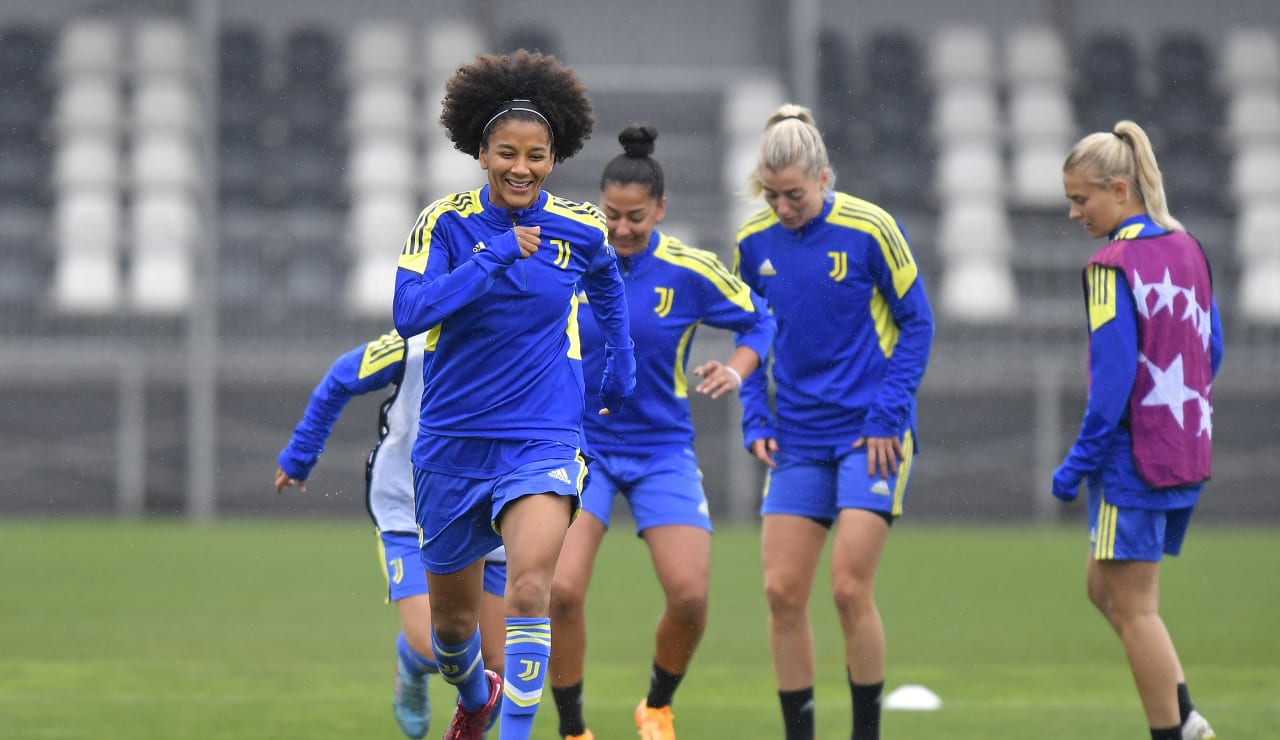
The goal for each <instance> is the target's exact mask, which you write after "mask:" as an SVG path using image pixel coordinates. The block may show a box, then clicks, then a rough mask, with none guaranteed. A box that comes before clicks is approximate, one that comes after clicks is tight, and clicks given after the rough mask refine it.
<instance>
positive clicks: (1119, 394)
mask: <svg viewBox="0 0 1280 740" xmlns="http://www.w3.org/2000/svg"><path fill="white" fill-rule="evenodd" d="M1113 272H1115V279H1116V283H1115V285H1116V290H1115V301H1116V312H1115V319H1114V320H1111V321H1108V322H1107V323H1105V324H1103V325H1102V326H1100V327H1098V328H1097V329H1095V330H1093V331H1092V332H1091V333H1090V335H1089V398H1088V401H1087V403H1086V406H1085V412H1084V421H1083V422H1082V423H1081V425H1080V434H1079V436H1077V437H1076V441H1075V444H1073V445H1072V446H1071V451H1070V452H1068V453H1067V457H1066V459H1065V460H1064V461H1063V463H1062V465H1061V466H1060V467H1059V468H1058V471H1057V472H1056V473H1054V477H1053V486H1054V491H1055V492H1056V493H1061V494H1066V493H1069V492H1074V491H1075V490H1076V489H1077V488H1079V486H1080V483H1081V481H1083V480H1084V479H1085V478H1086V477H1087V476H1089V475H1090V474H1092V473H1094V472H1096V471H1097V470H1098V469H1100V468H1101V466H1102V464H1103V462H1104V461H1105V460H1106V459H1107V457H1108V455H1109V454H1110V451H1111V448H1112V440H1113V438H1114V437H1115V435H1116V432H1117V431H1118V430H1119V429H1120V422H1121V420H1122V419H1123V418H1124V416H1125V413H1126V410H1127V409H1128V405H1129V396H1130V395H1131V394H1132V392H1133V383H1134V380H1135V379H1136V378H1137V375H1138V318H1137V309H1136V306H1135V304H1134V301H1133V291H1132V290H1130V288H1129V284H1128V282H1127V281H1126V280H1125V278H1124V275H1122V274H1120V272H1119V271H1118V270H1113Z"/></svg>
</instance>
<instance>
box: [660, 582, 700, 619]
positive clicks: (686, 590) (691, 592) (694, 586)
mask: <svg viewBox="0 0 1280 740" xmlns="http://www.w3.org/2000/svg"><path fill="white" fill-rule="evenodd" d="M666 608H667V614H668V616H670V617H671V618H672V619H674V620H676V621H678V622H681V623H683V624H691V625H697V626H699V627H701V626H702V625H704V624H706V621H707V590H706V588H705V586H703V585H701V584H698V583H693V582H687V583H681V584H677V585H676V586H674V587H672V588H671V589H670V590H668V591H667V607H666Z"/></svg>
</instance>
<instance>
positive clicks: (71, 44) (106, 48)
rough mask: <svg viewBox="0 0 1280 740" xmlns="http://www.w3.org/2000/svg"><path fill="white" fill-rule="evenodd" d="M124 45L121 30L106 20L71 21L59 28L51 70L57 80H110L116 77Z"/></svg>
mask: <svg viewBox="0 0 1280 740" xmlns="http://www.w3.org/2000/svg"><path fill="white" fill-rule="evenodd" d="M123 48H124V47H123V41H122V39H121V33H120V27H119V25H117V24H116V23H115V22H114V21H111V20H107V19H106V18H73V19H71V20H69V21H67V23H66V25H64V26H63V28H62V34H61V36H60V37H59V39H58V46H57V52H56V59H55V62H54V67H55V69H56V71H57V73H58V75H59V76H62V77H64V78H65V77H71V76H79V75H89V76H97V75H101V76H106V77H112V76H115V75H117V74H119V70H120V66H121V63H122V61H123V60H122V51H123Z"/></svg>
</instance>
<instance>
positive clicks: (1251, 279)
mask: <svg viewBox="0 0 1280 740" xmlns="http://www.w3.org/2000/svg"><path fill="white" fill-rule="evenodd" d="M1240 314H1241V315H1242V316H1243V317H1244V318H1245V319H1246V320H1248V321H1254V322H1257V323H1260V324H1270V325H1280V259H1273V260H1269V261H1265V262H1258V263H1254V264H1251V265H1250V266H1249V269H1248V270H1245V271H1244V273H1243V274H1241V276H1240Z"/></svg>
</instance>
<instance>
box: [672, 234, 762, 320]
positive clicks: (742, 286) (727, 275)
mask: <svg viewBox="0 0 1280 740" xmlns="http://www.w3.org/2000/svg"><path fill="white" fill-rule="evenodd" d="M653 254H654V256H655V257H657V258H658V259H661V260H664V261H666V262H670V263H671V264H673V265H677V266H679V267H683V268H684V269H686V270H690V271H692V272H694V273H697V274H698V275H700V276H702V277H703V278H704V279H705V280H706V281H707V282H709V283H711V284H712V285H714V286H715V287H716V289H717V290H719V291H720V293H721V295H723V296H724V297H725V298H727V299H728V300H730V301H732V302H733V303H734V304H735V305H737V306H738V307H739V308H741V309H742V310H743V311H754V310H755V307H754V306H753V305H752V303H751V289H750V288H748V287H747V284H746V283H744V282H742V281H741V280H740V279H738V278H737V277H735V276H734V275H733V273H731V272H729V270H728V269H726V268H725V266H724V264H723V263H721V262H720V259H719V258H718V257H716V256H715V254H714V253H712V252H709V251H707V250H705V249H698V248H697V247H690V246H688V245H686V244H683V243H682V242H680V241H679V240H678V239H674V238H672V237H670V236H667V235H666V234H660V235H659V239H658V246H657V247H656V248H654V250H653Z"/></svg>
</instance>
